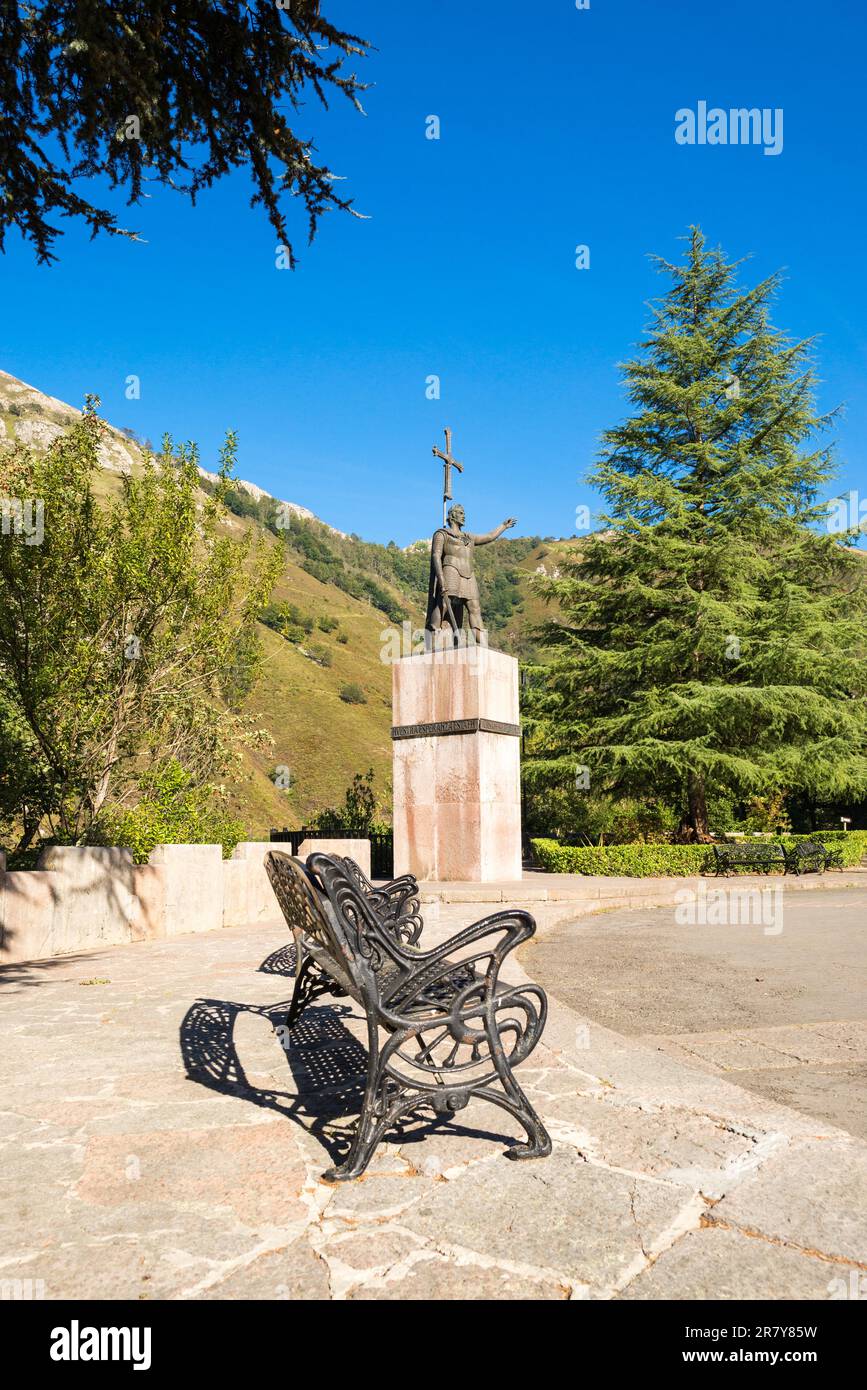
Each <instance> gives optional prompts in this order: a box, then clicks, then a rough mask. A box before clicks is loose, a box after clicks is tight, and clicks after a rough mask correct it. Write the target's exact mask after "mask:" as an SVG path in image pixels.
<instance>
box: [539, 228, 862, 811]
mask: <svg viewBox="0 0 867 1390" xmlns="http://www.w3.org/2000/svg"><path fill="white" fill-rule="evenodd" d="M654 260H655V261H656V264H657V268H658V269H659V270H660V271H661V272H662V273H663V274H665V275H666V276H667V277H669V279H670V286H669V288H668V290H667V292H666V293H665V294H664V295H663V297H662V298H661V299H659V300H657V301H654V302H653V304H652V305H651V306H650V307H651V311H652V321H651V323H650V325H649V328H648V330H647V333H646V337H645V340H644V342H643V343H642V344H640V347H639V355H638V356H636V357H635V358H634V359H633V360H631V361H629V362H627V363H626V364H625V367H624V371H625V380H626V386H627V394H628V397H629V400H630V402H631V403H632V406H633V407H634V411H633V413H632V414H631V416H630V418H629V419H627V420H626V421H625V423H623V424H621V425H618V426H617V427H615V428H614V429H610V430H608V431H606V433H605V434H604V436H603V449H602V452H601V455H600V457H599V460H598V462H597V465H596V468H595V470H594V472H593V473H592V474H591V477H590V482H591V483H592V484H593V485H594V486H596V487H597V488H598V489H599V490H600V491H601V492H602V494H603V495H604V497H605V498H606V501H607V515H605V516H604V518H603V527H604V529H602V530H600V531H599V532H596V533H594V534H593V535H592V536H590V537H589V538H588V539H587V540H586V541H585V542H583V543H581V545H580V546H578V547H576V548H575V549H574V550H573V552H572V554H571V557H570V558H568V559H565V560H560V561H559V562H558V563H559V578H556V579H551V580H547V581H542V587H543V588H544V589H545V590H546V591H547V593H548V594H549V596H550V597H551V598H553V599H556V600H557V601H558V602H559V607H560V614H561V616H560V619H559V620H558V621H552V622H550V623H549V624H548V625H547V630H546V639H547V641H548V642H549V643H550V644H552V645H553V647H554V654H553V661H552V664H551V665H550V666H549V667H546V668H545V677H544V681H543V682H542V684H541V686H540V687H539V689H538V693H537V695H536V698H535V701H534V704H535V709H534V715H535V720H536V723H535V731H534V733H533V734H532V735H531V739H530V747H531V749H532V748H535V749H536V750H537V752H536V755H535V756H534V757H531V759H530V761H529V764H528V778H529V781H530V784H531V785H533V784H535V785H536V786H539V785H545V783H546V782H547V783H548V784H559V785H561V786H562V785H563V784H564V782H566V781H567V780H568V778H569V777H570V776H574V770H575V768H576V766H577V767H585V768H587V769H589V784H590V787H591V788H592V790H593V791H596V792H613V793H614V794H615V795H621V796H627V795H629V796H638V797H650V796H653V797H663V798H665V799H666V800H667V801H668V802H669V803H670V804H672V805H674V806H675V807H677V808H678V811H679V813H681V814H682V816H683V828H684V830H685V831H686V832H687V833H689V834H692V835H695V836H697V837H698V838H704V837H705V836H706V835H707V834H708V830H709V823H710V817H711V815H712V814H713V807H714V804H715V803H716V804H720V805H721V804H723V803H724V802H728V803H729V804H732V803H737V802H738V801H744V800H746V799H747V798H749V797H752V796H761V795H769V794H779V793H780V792H784V793H786V794H788V795H793V794H798V793H800V794H806V795H809V796H812V797H814V798H816V799H820V800H821V799H832V798H839V797H846V796H853V797H855V796H859V795H863V793H864V790H865V787H867V698H865V697H867V664H865V656H867V556H865V555H864V553H863V552H861V551H858V550H857V549H855V548H854V545H853V542H854V541H855V538H856V535H857V533H856V532H855V531H854V530H853V531H852V532H848V533H842V534H840V533H837V534H833V533H830V532H829V530H828V527H827V502H822V501H820V493H821V491H822V489H823V488H824V485H825V484H826V483H827V481H828V479H829V478H830V477H831V476H832V474H833V471H834V470H833V460H832V448H831V447H830V446H828V445H827V444H823V443H821V442H820V441H819V438H818V436H819V435H820V434H821V433H822V431H823V430H824V429H826V428H827V426H828V425H829V423H830V421H831V419H832V418H833V413H834V412H832V413H831V415H827V416H820V415H819V414H817V411H816V407H815V404H814V396H815V386H816V382H815V375H814V370H813V366H812V348H813V340H807V341H802V342H795V341H790V340H789V339H788V338H787V337H786V336H785V335H784V334H782V333H781V332H780V331H778V330H777V329H776V328H774V327H773V325H772V323H771V318H770V308H771V303H772V300H773V299H774V297H775V294H776V291H777V289H778V286H779V282H780V276H779V275H778V274H775V275H772V276H770V277H769V278H768V279H766V280H763V281H762V282H761V283H760V284H758V285H756V286H755V287H754V288H753V289H748V290H745V291H741V290H739V289H738V287H737V284H736V270H737V263H735V264H732V263H729V262H728V261H727V260H726V258H725V256H724V255H723V253H722V252H721V251H720V250H712V249H710V248H709V247H708V246H707V245H706V243H705V240H704V238H703V236H702V233H701V231H700V230H699V229H698V228H692V229H691V233H690V236H689V238H688V245H687V250H686V255H685V258H684V260H683V261H682V262H681V263H679V264H670V263H669V262H667V261H665V260H663V259H661V258H658V257H656V258H654ZM539 750H544V752H543V751H539ZM585 777H586V774H585Z"/></svg>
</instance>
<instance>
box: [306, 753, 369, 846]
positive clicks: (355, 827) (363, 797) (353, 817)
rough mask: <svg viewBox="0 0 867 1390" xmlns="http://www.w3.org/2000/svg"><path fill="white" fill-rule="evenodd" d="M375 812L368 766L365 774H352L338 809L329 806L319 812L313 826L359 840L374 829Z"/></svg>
mask: <svg viewBox="0 0 867 1390" xmlns="http://www.w3.org/2000/svg"><path fill="white" fill-rule="evenodd" d="M376 811H377V803H376V792H375V790H374V786H373V768H372V767H370V768H368V770H367V772H364V773H361V772H356V774H355V776H354V777H353V779H352V781H351V783H350V784H349V786H348V787H347V788H346V792H345V793H344V797H343V805H342V806H338V807H333V806H329V807H328V808H327V809H326V810H324V811H320V812H319V814H318V815H317V816H316V817H315V819H314V822H313V823H314V825H315V827H316V828H317V829H318V830H322V831H328V832H330V833H333V834H340V835H355V836H362V837H363V836H365V835H369V834H370V832H371V831H372V830H373V829H375V827H376Z"/></svg>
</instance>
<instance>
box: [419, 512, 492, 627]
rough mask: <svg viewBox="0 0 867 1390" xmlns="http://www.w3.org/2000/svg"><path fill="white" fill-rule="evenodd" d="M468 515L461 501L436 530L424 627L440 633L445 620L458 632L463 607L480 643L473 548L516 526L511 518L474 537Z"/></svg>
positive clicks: (461, 624) (431, 554) (479, 608)
mask: <svg viewBox="0 0 867 1390" xmlns="http://www.w3.org/2000/svg"><path fill="white" fill-rule="evenodd" d="M465 521H466V517H465V515H464V509H463V507H462V506H461V504H460V502H457V503H456V504H455V505H454V506H453V507H450V508H449V512H448V516H447V518H446V525H445V526H441V527H440V529H439V530H438V531H434V535H433V540H432V541H431V548H430V585H429V588H428V601H427V617H426V618H425V624H424V625H425V627H426V628H427V630H428V631H429V632H439V630H440V628H441V627H442V625H443V620H444V619H445V621H446V622H448V623H449V624H450V625H451V628H452V631H453V632H454V633H455V634H457V633H458V632H459V631H460V629H461V628H462V627H463V622H464V610H466V612H467V616H468V618H469V626H470V628H471V629H472V633H473V636H474V637H475V639H476V641H477V642H480V641H481V637H482V610H481V606H480V604H479V585H478V582H477V580H476V576H475V574H474V572H473V550H474V548H475V547H476V546H477V545H489V544H490V542H491V541H496V540H499V538H500V536H502V534H503V532H504V531H508V529H509V527H510V526H514V525H515V518H514V517H509V519H508V520H507V521H504V522H503V523H502V525H500V526H498V527H497V528H496V530H494V531H489V532H488V534H487V535H486V536H474V535H473V534H472V533H471V532H469V531H465V530H464V529H463V528H464V523H465Z"/></svg>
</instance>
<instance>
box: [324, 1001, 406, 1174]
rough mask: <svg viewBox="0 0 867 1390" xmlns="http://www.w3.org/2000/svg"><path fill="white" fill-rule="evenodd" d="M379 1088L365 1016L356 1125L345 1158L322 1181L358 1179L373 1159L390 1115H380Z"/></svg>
mask: <svg viewBox="0 0 867 1390" xmlns="http://www.w3.org/2000/svg"><path fill="white" fill-rule="evenodd" d="M382 1089H383V1088H382V1066H381V1060H380V1055H379V1034H378V1031H377V1027H376V1024H375V1023H374V1022H372V1020H371V1019H370V1017H368V1020H367V1081H366V1084H365V1087H364V1100H363V1101H362V1103H361V1114H360V1115H359V1117H358V1124H357V1125H356V1126H355V1133H354V1134H353V1136H352V1146H351V1148H350V1150H349V1153H348V1154H347V1156H346V1158H345V1159H344V1160H343V1162H342V1163H341V1164H340V1165H339V1166H338V1167H334V1168H329V1169H328V1170H327V1171H326V1172H324V1173H323V1174H322V1176H323V1178H324V1179H325V1181H326V1182H349V1181H351V1179H352V1178H360V1177H361V1174H362V1173H363V1172H364V1170H365V1168H366V1167H367V1165H368V1163H369V1162H370V1160H371V1159H372V1158H373V1155H374V1152H375V1150H376V1146H377V1144H378V1143H379V1141H380V1139H381V1138H382V1136H383V1134H384V1133H385V1130H386V1128H387V1127H388V1125H389V1124H391V1122H392V1121H391V1116H390V1115H386V1116H383V1114H382V1110H383V1104H382V1101H383V1099H384V1096H383V1095H382V1094H381V1092H382Z"/></svg>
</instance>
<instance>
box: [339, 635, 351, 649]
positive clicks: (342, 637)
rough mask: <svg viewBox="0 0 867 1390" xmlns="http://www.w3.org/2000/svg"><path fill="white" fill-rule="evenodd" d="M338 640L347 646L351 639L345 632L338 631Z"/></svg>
mask: <svg viewBox="0 0 867 1390" xmlns="http://www.w3.org/2000/svg"><path fill="white" fill-rule="evenodd" d="M337 640H338V642H339V643H340V644H341V646H343V647H345V646H346V644H347V642H348V641H349V638H348V636H347V635H346V633H345V632H338V634H337Z"/></svg>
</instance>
